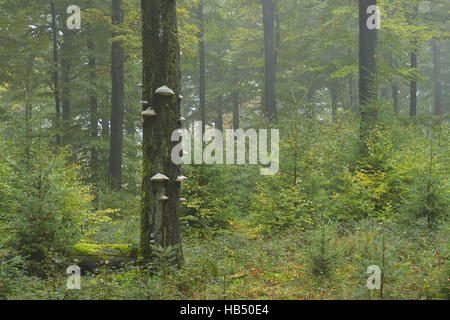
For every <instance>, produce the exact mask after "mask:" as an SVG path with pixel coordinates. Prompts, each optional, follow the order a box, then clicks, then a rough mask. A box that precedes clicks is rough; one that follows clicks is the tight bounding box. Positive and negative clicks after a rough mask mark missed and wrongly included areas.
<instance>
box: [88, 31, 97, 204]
mask: <svg viewBox="0 0 450 320" xmlns="http://www.w3.org/2000/svg"><path fill="white" fill-rule="evenodd" d="M92 37H93V32H92V30H90V35H89V39H88V41H87V47H88V51H89V57H88V60H89V61H88V66H89V89H88V92H89V117H90V120H89V122H90V131H91V132H90V136H91V151H90V153H91V159H90V171H91V183H92V185H93V188H94V204H95V209H98V169H99V159H98V150H97V140H98V114H97V113H98V101H97V88H96V83H95V78H96V77H95V68H96V64H97V61H96V57H95V51H94V42H93V40H92Z"/></svg>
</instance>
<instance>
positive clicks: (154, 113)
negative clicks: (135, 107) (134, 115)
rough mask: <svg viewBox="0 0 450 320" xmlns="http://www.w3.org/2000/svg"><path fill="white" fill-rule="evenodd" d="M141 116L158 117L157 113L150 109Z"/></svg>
mask: <svg viewBox="0 0 450 320" xmlns="http://www.w3.org/2000/svg"><path fill="white" fill-rule="evenodd" d="M141 115H142V116H143V117H147V118H150V117H155V116H156V112H155V110H153V109H152V108H148V109H147V110H145V111H142V112H141Z"/></svg>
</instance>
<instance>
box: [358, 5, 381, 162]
mask: <svg viewBox="0 0 450 320" xmlns="http://www.w3.org/2000/svg"><path fill="white" fill-rule="evenodd" d="M376 4H377V1H376V0H360V1H359V110H360V113H361V126H360V136H361V142H362V144H361V146H362V149H361V151H362V152H363V153H364V152H365V150H366V146H365V139H366V137H367V134H368V131H369V130H370V129H371V128H372V127H373V125H374V123H375V121H376V112H375V109H374V108H373V107H372V106H371V104H372V103H373V101H374V100H375V99H376V47H377V29H372V30H371V29H369V28H368V27H367V19H368V18H369V17H370V14H368V13H367V8H368V7H369V6H372V5H376Z"/></svg>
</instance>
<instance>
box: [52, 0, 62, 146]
mask: <svg viewBox="0 0 450 320" xmlns="http://www.w3.org/2000/svg"><path fill="white" fill-rule="evenodd" d="M50 7H51V12H52V40H53V72H52V82H53V94H54V96H55V112H56V114H55V123H54V125H53V127H54V128H55V131H56V144H57V145H59V146H60V145H61V135H60V130H61V105H60V101H59V84H58V63H59V62H58V38H57V37H58V36H57V34H58V31H57V30H56V11H55V3H54V1H51V2H50Z"/></svg>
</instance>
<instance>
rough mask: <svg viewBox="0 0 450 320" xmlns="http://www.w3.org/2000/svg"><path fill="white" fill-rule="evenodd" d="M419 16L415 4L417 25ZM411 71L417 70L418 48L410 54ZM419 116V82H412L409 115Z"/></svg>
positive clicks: (417, 7)
mask: <svg viewBox="0 0 450 320" xmlns="http://www.w3.org/2000/svg"><path fill="white" fill-rule="evenodd" d="M418 15H419V5H418V3H417V2H416V3H415V4H414V14H413V16H412V21H413V22H412V23H416V20H417V17H418ZM413 46H414V47H416V46H417V40H415V39H414V40H413ZM410 60H411V61H410V63H411V69H416V68H417V53H416V48H413V49H412V50H411V52H410ZM416 114H417V80H411V83H410V102H409V115H410V116H411V117H414V116H415V115H416Z"/></svg>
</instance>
